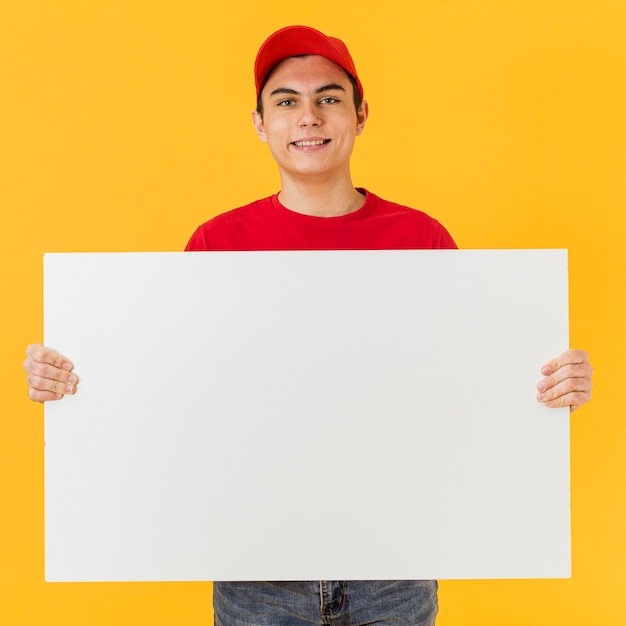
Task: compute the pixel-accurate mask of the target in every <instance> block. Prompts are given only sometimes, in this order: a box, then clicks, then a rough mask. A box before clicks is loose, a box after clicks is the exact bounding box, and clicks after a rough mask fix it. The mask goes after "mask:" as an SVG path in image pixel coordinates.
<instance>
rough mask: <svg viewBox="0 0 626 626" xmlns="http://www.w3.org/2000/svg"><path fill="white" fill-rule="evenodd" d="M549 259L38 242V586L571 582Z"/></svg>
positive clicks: (510, 254)
mask: <svg viewBox="0 0 626 626" xmlns="http://www.w3.org/2000/svg"><path fill="white" fill-rule="evenodd" d="M567 318H568V310H567V253H566V251H563V250H516V251H511V250H509V251H443V250H441V251H367V252H365V251H364V252H361V251H349V252H348V251H343V252H335V251H332V252H331V251H329V252H326V251H324V252H212V253H153V254H131V253H129V254H50V255H46V257H45V342H46V344H47V345H49V346H51V347H54V348H56V349H58V350H59V351H61V352H62V353H63V354H65V355H67V356H68V357H70V358H71V359H72V360H73V361H74V363H75V365H76V371H77V373H78V374H79V375H80V377H81V383H80V387H79V392H78V394H77V395H76V396H73V397H67V398H65V399H64V400H63V401H62V402H58V403H48V404H46V407H45V438H46V452H45V456H46V458H45V483H46V503H45V504H46V579H47V580H48V581H120V580H124V581H135V580H144V581H154V580H321V579H330V580H344V579H419V578H439V579H444V578H449V579H450V578H454V579H459V578H527V577H532V578H540V577H568V576H570V520H569V513H570V511H569V412H568V411H567V410H566V409H564V410H549V409H546V408H545V407H543V406H541V405H540V404H539V403H537V401H536V400H535V393H536V390H535V385H536V383H537V381H538V380H539V379H540V378H541V374H540V372H539V368H540V366H541V365H542V364H543V363H544V362H545V361H547V360H548V359H549V358H551V357H553V356H555V355H557V354H559V353H560V352H561V351H563V350H564V349H566V348H567V345H568V320H567Z"/></svg>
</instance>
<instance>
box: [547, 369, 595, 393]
mask: <svg viewBox="0 0 626 626" xmlns="http://www.w3.org/2000/svg"><path fill="white" fill-rule="evenodd" d="M592 375H593V367H591V365H590V364H589V363H577V364H572V365H563V366H561V367H560V368H559V369H558V370H556V371H555V372H554V373H553V374H551V375H550V376H546V377H545V378H543V379H541V380H540V381H539V382H538V383H537V389H538V390H539V391H540V392H543V391H548V390H549V389H551V388H552V387H555V386H556V385H558V384H559V383H561V382H563V381H565V380H567V379H570V378H571V379H581V380H586V381H588V382H589V383H590V382H591V377H592Z"/></svg>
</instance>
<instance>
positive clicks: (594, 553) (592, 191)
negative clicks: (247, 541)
mask: <svg viewBox="0 0 626 626" xmlns="http://www.w3.org/2000/svg"><path fill="white" fill-rule="evenodd" d="M289 23H308V24H310V25H312V26H316V27H318V28H320V29H322V30H325V31H326V32H329V33H331V34H337V35H339V36H341V37H343V38H344V39H345V40H346V41H347V42H348V44H349V46H350V48H351V50H352V52H353V55H354V56H355V58H356V60H357V66H358V67H359V68H360V73H361V78H362V80H363V83H364V85H365V90H366V96H367V98H368V99H369V100H370V103H371V118H370V122H369V125H368V128H367V129H366V132H365V135H364V136H363V137H361V138H360V139H359V140H358V146H357V153H356V155H355V158H354V168H353V171H354V179H355V183H356V184H359V185H364V186H367V187H368V188H370V189H372V190H373V191H375V192H376V193H378V194H380V195H382V196H385V197H388V198H390V199H393V200H396V201H399V202H404V203H407V204H410V205H412V206H415V207H418V208H421V209H424V210H426V211H428V212H429V213H431V214H432V215H434V216H435V217H437V218H438V219H440V220H441V221H442V222H443V223H444V224H445V225H446V226H447V227H448V228H449V230H450V231H451V232H452V233H453V235H454V236H455V238H456V239H457V241H458V243H459V244H460V246H461V247H465V248H473V247H481V248H482V247H487V248H489V247H567V248H569V249H570V270H571V336H572V344H573V345H575V346H583V347H585V348H587V349H588V350H589V352H590V354H591V357H592V361H593V363H594V365H595V366H596V371H597V373H596V376H595V382H596V388H595V392H594V395H595V397H594V400H593V403H592V404H591V405H590V406H588V407H586V408H585V409H583V410H582V411H580V412H579V413H576V414H574V416H573V419H572V511H573V521H572V523H573V571H574V575H573V578H572V579H571V580H560V581H480V582H467V581H463V582H444V583H442V585H441V594H440V603H441V614H440V619H439V622H438V623H439V625H440V626H451V625H454V626H464V625H467V626H479V625H480V626H490V625H493V626H496V625H497V626H508V625H511V626H513V625H515V626H517V625H519V626H539V625H545V626H560V625H564V626H577V625H583V624H584V625H586V626H587V625H589V624H594V626H619V625H621V624H626V580H625V576H626V575H625V573H624V568H625V566H626V532H625V529H624V526H625V517H626V462H625V461H624V458H625V457H626V420H624V418H623V406H622V405H621V402H620V401H621V400H622V395H623V391H622V390H623V381H624V380H626V359H625V358H624V357H623V353H624V350H626V342H625V338H624V332H623V321H624V320H625V319H626V306H625V303H626V298H625V295H624V275H626V255H625V253H624V249H625V246H624V235H625V234H626V217H625V215H626V211H625V205H626V114H625V112H626V2H624V0H398V1H396V2H393V1H385V2H383V1H382V0H361V1H360V2H351V1H350V0H346V1H345V2H337V1H336V0H332V1H329V0H318V1H317V2H315V3H309V4H306V5H303V4H302V3H296V2H293V1H289V2H287V1H285V0H274V1H273V2H270V3H256V2H251V1H250V0H233V1H232V2H229V3H218V2H211V1H210V0H204V1H199V0H178V1H177V2H172V1H171V0H151V1H148V0H105V1H102V2H96V1H93V2H91V1H88V0H19V1H16V0H0V147H1V150H0V211H1V218H2V219H1V226H0V245H1V250H2V263H1V266H0V286H1V298H2V306H1V308H0V310H1V313H0V314H1V316H2V317H1V323H0V335H1V337H0V345H2V359H1V361H0V385H1V388H0V507H1V510H0V511H1V512H0V624H1V625H2V626H27V625H28V626H31V625H32V626H52V625H59V626H78V625H81V626H83V625H84V626H100V625H102V626H105V625H106V626H109V625H111V626H113V625H115V626H120V625H121V626H125V625H132V626H141V625H150V626H159V625H161V624H177V625H178V624H185V625H187V626H193V625H196V624H198V625H200V624H204V625H206V624H209V623H210V615H211V612H210V607H209V593H210V586H209V585H208V584H206V583H197V584H165V583H164V584H102V585H96V584H84V585H46V584H44V583H43V582H42V579H43V557H42V555H43V539H42V537H43V507H42V497H43V496H42V483H43V464H42V439H43V435H42V409H41V407H40V406H38V405H33V404H31V403H29V402H28V401H27V400H26V397H25V385H24V376H23V372H22V371H21V369H20V363H21V360H22V358H23V351H24V346H25V345H26V344H27V343H28V342H31V341H34V340H38V339H40V338H41V336H42V332H41V327H42V271H41V266H42V254H43V252H44V251H85V250H99V251H118V250H180V249H182V248H183V246H184V245H185V243H186V241H187V238H188V236H189V235H190V233H191V232H192V231H193V229H194V228H195V226H196V225H197V224H199V223H200V222H202V221H204V220H206V219H208V218H209V217H210V216H212V215H214V214H215V213H218V212H221V211H223V210H226V209H229V208H232V207H234V206H237V205H239V204H242V203H244V202H247V201H250V200H252V199H255V198H257V197H260V196H262V195H265V194H270V193H272V192H274V191H276V190H277V184H278V178H277V174H276V172H275V167H274V165H273V162H272V161H271V158H270V157H269V155H268V154H267V152H266V146H264V145H261V144H260V143H259V142H258V140H257V138H256V136H255V135H254V133H253V130H252V127H251V125H250V122H249V111H250V110H251V108H252V106H253V83H252V62H253V59H254V55H255V52H256V49H257V47H258V45H259V44H260V43H261V41H262V40H263V39H264V37H265V36H266V35H267V34H269V33H270V32H271V31H272V30H274V29H275V28H278V27H280V26H283V25H286V24H289ZM67 280H68V281H71V280H72V277H71V276H68V277H67ZM545 306H546V307H549V306H550V303H549V302H546V304H545ZM120 358H134V355H130V356H124V355H120ZM140 366H141V364H140V363H139V362H138V363H137V367H140ZM496 367H497V364H494V368H496ZM489 380H490V373H489V372H485V385H489ZM113 392H114V391H113ZM528 462H529V463H532V459H529V460H528Z"/></svg>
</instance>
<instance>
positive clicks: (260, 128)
mask: <svg viewBox="0 0 626 626" xmlns="http://www.w3.org/2000/svg"><path fill="white" fill-rule="evenodd" d="M252 124H254V130H256V134H257V135H258V136H259V139H260V140H261V141H262V142H263V143H267V134H266V133H265V124H263V117H262V116H261V114H260V113H259V112H258V111H252Z"/></svg>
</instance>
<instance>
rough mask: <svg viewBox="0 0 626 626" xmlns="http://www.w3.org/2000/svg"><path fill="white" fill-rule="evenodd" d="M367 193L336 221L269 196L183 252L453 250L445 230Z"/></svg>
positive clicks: (196, 237)
mask: <svg viewBox="0 0 626 626" xmlns="http://www.w3.org/2000/svg"><path fill="white" fill-rule="evenodd" d="M359 191H360V192H361V193H363V194H365V204H364V205H363V206H362V207H361V208H360V209H358V210H357V211H354V212H352V213H348V214H347V215H340V216H337V217H317V216H313V215H303V214H302V213H296V212H295V211H291V210H290V209H287V208H286V207H284V206H283V205H282V204H281V203H280V202H279V201H278V196H277V195H274V196H270V197H269V198H264V199H263V200H257V201H256V202H252V203H251V204H247V205H246V206H243V207H240V208H238V209H233V210H232V211H228V212H227V213H222V214H221V215H218V216H216V217H214V218H213V219H211V220H209V221H208V222H205V223H204V224H202V225H201V226H199V227H198V228H197V229H196V232H195V233H194V234H193V235H192V237H191V239H190V240H189V243H188V244H187V247H186V248H185V249H186V250H192V251H193V250H413V249H428V248H456V244H455V243H454V240H453V239H452V237H451V236H450V234H449V233H448V231H447V230H446V229H445V228H444V227H443V226H442V225H441V224H440V223H439V222H438V221H437V220H434V219H433V218H432V217H429V216H428V215H426V214H425V213H422V212H421V211H416V210H415V209H411V208H409V207H405V206H402V205H400V204H395V203H393V202H388V201H387V200H383V199H381V198H379V197H377V196H375V195H374V194H373V193H370V192H368V191H365V190H364V189H360V190H359Z"/></svg>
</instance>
